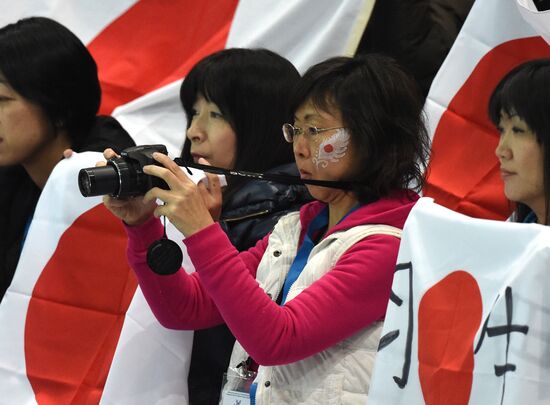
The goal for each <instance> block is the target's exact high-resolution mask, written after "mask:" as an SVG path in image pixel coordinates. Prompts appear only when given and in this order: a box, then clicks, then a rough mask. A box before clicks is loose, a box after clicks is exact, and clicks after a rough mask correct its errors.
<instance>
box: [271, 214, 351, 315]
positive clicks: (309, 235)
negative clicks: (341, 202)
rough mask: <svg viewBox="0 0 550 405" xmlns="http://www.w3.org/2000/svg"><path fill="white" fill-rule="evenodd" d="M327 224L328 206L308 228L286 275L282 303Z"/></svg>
mask: <svg viewBox="0 0 550 405" xmlns="http://www.w3.org/2000/svg"><path fill="white" fill-rule="evenodd" d="M360 206H361V205H360V204H356V205H355V206H354V207H352V208H351V209H350V210H349V211H348V213H347V214H346V215H344V216H343V217H342V219H340V221H338V223H340V222H342V221H343V220H344V218H346V217H347V216H348V215H349V214H351V213H352V212H353V211H355V210H356V209H358V208H359V207H360ZM327 226H328V207H325V208H323V210H322V211H321V212H320V213H319V214H317V216H316V217H315V218H314V219H313V221H311V223H310V224H309V226H308V228H307V232H306V234H305V236H304V241H303V242H302V245H301V246H300V249H298V253H297V254H296V257H295V258H294V261H293V262H292V265H291V266H290V270H289V271H288V274H287V276H286V279H285V283H284V285H283V298H282V300H281V305H284V303H285V302H286V298H287V295H288V291H289V290H290V287H291V286H292V284H294V282H295V281H296V279H298V276H299V275H300V274H301V273H302V270H304V267H305V266H306V263H307V259H308V258H309V255H310V253H311V251H312V250H313V247H314V246H315V242H314V240H317V238H315V236H316V234H317V232H319V231H321V230H322V229H324V228H326V227H327Z"/></svg>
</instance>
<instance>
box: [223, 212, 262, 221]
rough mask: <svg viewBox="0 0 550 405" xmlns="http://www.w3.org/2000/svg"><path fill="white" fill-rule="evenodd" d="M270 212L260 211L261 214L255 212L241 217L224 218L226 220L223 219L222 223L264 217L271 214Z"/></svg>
mask: <svg viewBox="0 0 550 405" xmlns="http://www.w3.org/2000/svg"><path fill="white" fill-rule="evenodd" d="M269 212H270V211H269V210H263V211H259V212H254V213H252V214H247V215H242V216H240V217H233V218H224V219H222V221H225V222H236V221H242V220H243V219H248V218H254V217H260V216H262V215H265V214H269Z"/></svg>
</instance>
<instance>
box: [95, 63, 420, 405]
mask: <svg viewBox="0 0 550 405" xmlns="http://www.w3.org/2000/svg"><path fill="white" fill-rule="evenodd" d="M291 99H292V106H293V109H292V110H293V112H294V119H293V120H292V122H289V123H287V124H285V125H284V131H283V132H284V137H285V139H286V140H287V141H288V142H289V143H290V144H291V145H292V147H293V152H294V157H295V160H296V164H297V166H298V169H299V172H300V176H301V177H302V178H303V179H315V180H323V181H326V182H327V183H325V186H318V185H315V186H312V185H307V188H308V190H309V191H310V193H311V195H312V196H313V197H314V198H315V199H316V201H314V202H311V203H309V204H307V205H305V206H303V207H302V209H301V210H300V212H299V213H291V214H288V215H286V216H284V217H282V218H281V219H280V220H279V222H278V223H277V225H276V226H275V228H274V230H273V231H272V232H271V233H270V234H269V235H268V236H266V237H264V238H262V239H260V240H259V241H258V242H257V243H256V245H255V246H254V247H252V248H251V249H249V250H248V251H245V252H239V251H238V250H237V249H235V247H234V246H233V245H232V244H231V241H230V240H229V239H228V238H227V236H226V234H225V233H224V232H223V230H222V229H221V227H220V225H219V224H217V223H215V222H214V220H213V218H212V216H211V215H210V213H209V210H208V207H207V205H206V204H205V202H204V198H203V196H202V193H201V187H202V188H204V186H200V185H199V186H196V185H195V184H194V183H192V182H191V181H190V180H189V179H188V178H187V177H186V176H185V175H184V174H183V173H182V172H181V170H179V168H178V167H177V166H176V165H175V164H174V162H172V161H171V160H170V159H169V158H167V157H166V156H164V155H160V154H155V155H154V157H155V159H156V160H157V161H158V162H159V163H161V164H162V165H163V166H164V167H159V166H146V167H145V170H146V172H147V174H150V175H154V176H158V177H160V178H162V179H163V180H164V181H166V182H167V183H168V185H169V186H170V190H161V189H158V188H154V189H152V190H150V191H149V192H148V193H147V194H146V195H145V197H144V199H143V202H144V204H142V206H141V208H138V206H137V204H136V203H135V202H130V203H128V202H126V204H132V207H133V210H132V211H131V214H130V211H128V210H121V209H120V206H119V204H124V203H123V202H115V201H113V200H112V199H111V198H105V204H106V206H107V207H108V208H110V209H111V210H112V211H113V212H114V213H115V214H118V216H119V217H120V218H121V219H122V220H123V221H124V222H125V223H126V225H127V232H128V237H129V245H128V258H129V261H130V264H131V266H132V267H133V268H134V270H135V272H136V275H137V277H138V280H139V283H140V285H141V288H142V290H143V292H144V294H145V296H146V297H147V300H148V302H149V305H150V306H151V308H152V309H153V312H154V313H155V315H156V316H157V318H158V319H159V321H160V322H161V323H162V324H163V325H165V326H166V327H169V328H176V329H198V328H204V327H209V326H212V325H216V324H220V323H226V324H227V325H228V326H229V328H230V329H231V331H232V332H233V334H234V335H235V336H236V338H237V343H236V345H235V348H234V350H233V354H232V357H231V360H230V364H229V369H228V375H229V377H230V379H231V380H232V379H233V377H234V378H237V379H240V380H241V381H244V384H241V385H242V386H244V387H246V390H247V391H248V394H247V395H250V397H251V398H255V400H256V403H257V404H263V403H278V404H283V403H287V404H296V403H311V404H314V403H315V404H316V403H322V402H325V401H326V400H327V398H329V399H330V400H331V401H333V402H334V403H364V402H365V400H366V398H367V393H368V387H369V382H370V377H371V372H372V368H373V364H374V359H375V356H376V351H377V347H378V340H379V337H380V332H381V327H382V322H381V321H382V320H383V319H384V314H385V311H386V306H387V302H388V299H389V296H390V289H391V283H392V279H393V272H394V267H395V261H396V257H397V251H398V247H399V235H400V229H401V228H402V227H403V224H404V222H405V220H406V218H407V215H408V213H409V212H410V210H411V208H412V207H413V205H414V204H415V201H416V200H417V198H418V197H417V195H416V193H415V192H414V191H413V190H411V189H410V188H409V184H410V183H411V182H415V184H416V185H417V186H421V185H422V182H423V176H422V170H423V167H424V165H425V162H426V159H427V150H428V136H427V132H426V129H425V127H424V124H423V120H422V115H421V111H422V99H421V96H420V95H419V91H418V89H417V87H416V84H415V83H414V82H413V80H412V79H411V78H410V77H409V76H408V75H406V74H405V73H404V72H403V71H402V70H401V68H400V67H399V66H397V65H396V64H395V62H394V61H393V60H391V59H388V58H386V57H382V56H377V55H368V56H365V57H361V58H345V57H340V58H333V59H329V60H327V61H325V62H322V63H319V64H318V65H315V66H313V67H312V68H311V69H309V70H308V71H307V72H306V74H305V76H304V77H303V78H302V79H301V81H300V83H299V84H298V86H297V88H296V89H295V91H294V92H293V94H292V97H291ZM209 186H210V191H211V192H212V193H213V194H215V189H216V187H218V185H217V184H216V181H215V176H209ZM336 187H338V188H336ZM202 191H203V192H204V191H205V190H202ZM206 191H208V190H206ZM157 199H160V200H162V201H163V202H164V205H161V206H156V204H155V201H156V200H157ZM162 215H165V216H167V217H168V218H169V219H170V220H171V221H172V222H173V223H174V224H175V225H176V227H177V228H178V229H179V230H180V231H181V232H182V233H183V234H184V235H185V240H184V243H185V245H186V247H187V252H188V254H189V256H190V258H191V260H192V262H193V264H194V267H195V269H196V272H195V273H193V274H190V275H189V274H187V273H186V272H184V271H179V272H177V273H176V274H173V275H171V276H164V277H163V276H158V275H156V274H154V273H153V272H152V271H151V270H150V268H149V267H148V265H147V262H146V251H147V248H148V246H149V245H150V244H151V242H153V241H154V240H156V239H159V238H160V237H161V236H162V234H163V229H162V225H161V223H160V220H159V219H158V217H159V216H162ZM249 383H250V385H248V384H249ZM230 387H233V385H232V382H231V381H230V382H229V383H228V384H226V386H225V389H224V393H223V395H224V396H230V395H232V393H231V392H230V391H231V390H230V389H229V388H230ZM212 389H213V390H215V389H217V387H215V386H212Z"/></svg>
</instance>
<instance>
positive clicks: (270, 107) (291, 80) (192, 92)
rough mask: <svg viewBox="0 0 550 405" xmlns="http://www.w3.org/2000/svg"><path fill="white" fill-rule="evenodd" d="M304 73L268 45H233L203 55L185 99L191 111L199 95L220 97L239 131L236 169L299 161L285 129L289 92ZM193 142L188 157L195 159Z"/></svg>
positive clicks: (260, 168)
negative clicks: (255, 47) (234, 46)
mask: <svg viewBox="0 0 550 405" xmlns="http://www.w3.org/2000/svg"><path fill="white" fill-rule="evenodd" d="M299 78H300V74H299V73H298V71H297V70H296V68H295V67H294V66H293V65H292V63H290V62H289V61H288V60H287V59H285V58H283V57H282V56H280V55H278V54H276V53H274V52H272V51H269V50H267V49H241V48H230V49H225V50H222V51H219V52H216V53H214V54H212V55H209V56H207V57H206V58H204V59H202V60H201V61H199V62H198V63H197V64H196V65H195V66H194V67H193V68H192V69H191V71H190V72H189V74H188V75H187V76H186V78H185V79H184V81H183V83H182V85H181V88H180V99H181V102H182V105H183V109H184V110H185V114H186V116H187V127H188V128H189V126H190V125H191V121H192V118H193V105H194V103H195V102H196V100H197V97H198V96H199V95H201V96H203V97H204V98H205V99H206V100H207V101H209V102H213V103H215V104H216V105H217V106H218V107H219V108H220V111H221V113H222V114H223V116H224V117H225V118H226V119H227V121H228V122H229V124H230V125H231V127H232V129H233V130H234V132H235V134H236V137H237V150H236V159H235V166H234V167H233V169H236V170H248V171H260V172H263V171H266V170H269V169H272V168H274V167H276V166H278V165H281V164H284V163H290V162H293V153H292V146H291V145H290V144H288V143H287V142H286V141H285V140H284V137H283V134H282V130H281V128H282V125H283V124H284V123H286V122H290V120H291V119H292V114H291V113H290V108H289V94H290V92H291V90H292V89H293V87H294V86H295V85H296V84H297V83H298V80H299ZM190 147H191V143H190V142H188V141H186V142H185V143H184V146H183V151H182V158H183V159H184V160H191V155H190Z"/></svg>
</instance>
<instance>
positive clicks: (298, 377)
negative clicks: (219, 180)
mask: <svg viewBox="0 0 550 405" xmlns="http://www.w3.org/2000/svg"><path fill="white" fill-rule="evenodd" d="M300 230H301V227H300V221H299V213H298V212H295V213H291V214H288V215H286V216H285V217H283V218H281V219H280V220H279V222H278V223H277V225H276V226H275V229H274V230H273V232H272V234H271V235H270V238H269V245H268V247H267V250H266V252H265V254H264V256H263V257H262V260H261V262H260V264H259V267H258V271H257V275H256V280H257V281H258V282H259V284H260V286H261V287H262V288H263V289H264V291H265V292H266V293H267V294H268V295H269V296H270V297H272V299H273V300H276V299H277V295H278V294H279V292H280V291H281V290H282V287H283V284H284V281H285V278H286V275H287V273H288V271H289V269H290V266H291V264H292V262H293V260H294V257H295V256H296V252H297V246H298V241H299V237H300ZM375 234H384V235H391V236H395V237H397V238H400V236H401V230H400V229H398V228H394V227H391V226H388V225H362V226H356V227H354V228H351V229H348V230H346V231H342V232H337V233H334V234H332V235H329V236H328V237H326V238H325V239H323V240H322V241H321V242H320V243H319V244H318V245H316V246H315V247H314V248H313V250H312V251H311V254H310V256H309V258H308V262H307V264H306V266H305V267H304V269H303V271H302V272H301V274H300V276H299V277H298V279H297V280H296V281H295V282H294V284H293V285H292V286H291V288H290V290H289V293H288V297H287V302H288V301H290V300H291V299H293V298H295V297H296V296H297V295H298V294H300V292H302V291H303V290H304V289H306V288H307V287H309V286H310V285H311V284H312V283H313V282H315V281H316V280H318V279H319V278H321V277H322V276H323V275H324V274H325V273H327V272H328V271H330V269H331V268H332V267H334V265H335V264H336V262H337V261H338V259H340V257H341V256H342V255H343V254H344V252H345V251H346V250H348V249H349V248H350V247H351V246H352V245H354V244H355V243H357V242H358V241H360V240H362V239H364V238H366V237H367V236H370V235H375ZM381 332H382V322H376V323H374V324H372V325H370V326H369V327H367V328H365V329H363V330H361V331H360V332H358V333H356V334H355V335H353V336H350V337H349V338H347V339H345V340H343V341H341V342H339V343H338V344H336V345H334V346H332V347H330V348H328V349H326V350H324V351H322V352H320V353H317V354H315V355H313V356H310V357H308V358H305V359H303V360H300V361H297V362H294V363H291V364H286V365H282V366H273V367H267V366H260V367H259V369H258V375H257V377H256V380H255V382H256V383H257V390H256V404H257V405H264V404H277V405H280V404H292V405H298V404H312V405H313V404H315V405H319V404H327V405H328V404H346V405H347V404H361V405H363V404H365V402H366V400H367V393H368V389H369V385H370V379H371V374H372V370H373V367H374V360H375V357H376V352H377V349H378V341H379V339H380V334H381ZM247 358H248V354H247V353H246V352H245V350H244V349H243V348H242V346H241V345H240V344H239V343H238V342H236V343H235V347H234V348H233V353H232V355H231V360H230V363H229V369H230V371H228V373H229V374H231V373H232V371H231V368H233V367H235V366H236V365H237V364H239V363H241V362H242V361H243V360H246V359H247Z"/></svg>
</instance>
